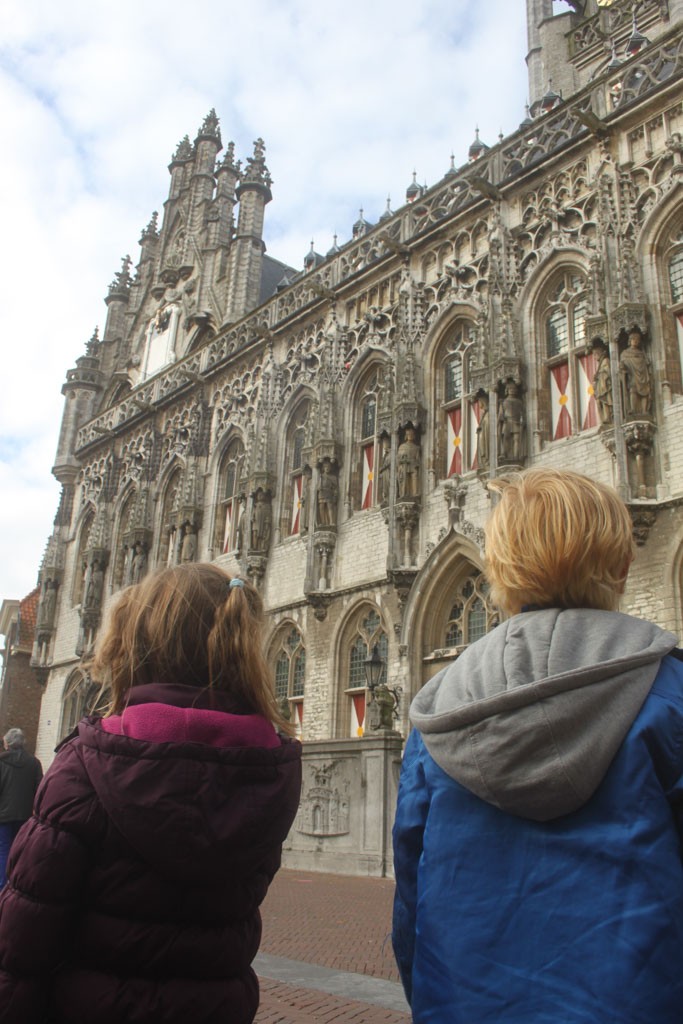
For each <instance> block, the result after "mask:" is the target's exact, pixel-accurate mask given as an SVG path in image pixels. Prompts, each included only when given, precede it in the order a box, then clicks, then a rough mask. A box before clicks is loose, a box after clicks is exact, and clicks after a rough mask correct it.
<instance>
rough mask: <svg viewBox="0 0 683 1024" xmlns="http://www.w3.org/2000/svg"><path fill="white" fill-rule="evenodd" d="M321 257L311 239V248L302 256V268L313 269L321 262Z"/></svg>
mask: <svg viewBox="0 0 683 1024" xmlns="http://www.w3.org/2000/svg"><path fill="white" fill-rule="evenodd" d="M323 258H324V257H322V256H321V255H320V253H319V252H316V251H315V249H314V247H313V239H311V248H310V249H309V251H308V252H307V253H306V255H305V256H304V269H305V270H306V271H309V270H314V269H315V268H316V267H317V266H318V265H319V264H320V263H322V262H323Z"/></svg>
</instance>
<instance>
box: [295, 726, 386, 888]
mask: <svg viewBox="0 0 683 1024" xmlns="http://www.w3.org/2000/svg"><path fill="white" fill-rule="evenodd" d="M402 748H403V739H402V737H401V736H399V735H398V733H376V734H372V735H369V736H364V737H362V738H361V739H348V740H327V741H322V740H320V741H309V742H306V743H305V744H304V748H303V785H302V791H301V803H300V805H299V811H298V814H297V816H296V820H295V821H294V824H293V826H292V828H291V831H290V833H289V836H288V837H287V841H286V843H285V847H284V853H283V865H284V866H285V867H288V868H297V869H299V870H302V871H328V872H333V873H339V874H345V875H374V876H376V877H384V876H389V877H393V855H392V849H391V828H392V825H393V822H394V809H395V807H396V795H397V792H398V778H399V773H400V770H401V751H402Z"/></svg>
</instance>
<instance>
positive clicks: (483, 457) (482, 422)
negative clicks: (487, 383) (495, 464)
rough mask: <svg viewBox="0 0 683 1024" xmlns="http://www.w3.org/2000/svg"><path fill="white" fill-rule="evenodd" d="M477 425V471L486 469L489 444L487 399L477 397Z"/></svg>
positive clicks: (484, 396)
mask: <svg viewBox="0 0 683 1024" xmlns="http://www.w3.org/2000/svg"><path fill="white" fill-rule="evenodd" d="M477 401H478V403H479V425H478V426H477V464H478V468H479V469H488V468H489V461H490V452H489V448H490V443H489V430H490V428H489V399H488V395H479V398H478V399H477Z"/></svg>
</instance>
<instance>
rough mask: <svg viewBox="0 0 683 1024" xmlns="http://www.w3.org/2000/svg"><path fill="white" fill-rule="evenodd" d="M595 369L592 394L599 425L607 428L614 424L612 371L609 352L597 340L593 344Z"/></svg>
mask: <svg viewBox="0 0 683 1024" xmlns="http://www.w3.org/2000/svg"><path fill="white" fill-rule="evenodd" d="M593 355H594V356H595V361H596V369H595V373H594V375H593V394H594V396H595V404H596V405H597V408H598V416H599V417H600V423H601V424H602V425H603V426H607V425H608V424H610V423H613V422H614V398H613V395H612V370H611V367H610V361H609V350H608V348H607V346H606V345H605V343H604V342H603V341H601V340H600V339H599V338H598V339H596V340H595V341H594V342H593Z"/></svg>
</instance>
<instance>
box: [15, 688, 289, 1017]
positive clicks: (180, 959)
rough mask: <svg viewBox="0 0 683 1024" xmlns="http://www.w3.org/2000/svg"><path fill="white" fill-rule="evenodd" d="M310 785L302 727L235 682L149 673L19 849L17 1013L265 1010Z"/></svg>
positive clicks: (90, 725) (87, 744) (55, 778)
mask: <svg viewBox="0 0 683 1024" xmlns="http://www.w3.org/2000/svg"><path fill="white" fill-rule="evenodd" d="M221 707H223V708H224V710H221ZM112 729H114V730H116V729H118V730H120V731H121V732H125V733H126V734H125V735H123V734H117V733H116V732H112ZM150 737H151V738H150ZM300 786H301V745H300V744H299V743H298V742H297V741H295V740H286V739H282V738H281V737H279V736H277V735H276V734H275V732H274V730H273V729H272V726H270V724H269V723H267V722H265V720H264V719H260V718H259V717H258V716H254V715H234V714H230V713H229V708H228V706H227V704H226V703H225V701H224V697H223V695H222V694H220V693H214V694H212V695H210V696H209V695H206V694H201V693H199V692H198V691H197V690H196V689H194V688H192V687H186V686H163V685H154V686H144V687H137V688H135V689H133V690H132V691H131V700H130V705H129V707H128V708H127V710H126V712H125V714H124V716H123V717H122V719H105V720H104V725H103V721H102V720H100V719H96V718H89V719H84V720H83V721H82V722H81V723H80V724H79V726H78V730H77V733H76V734H74V736H73V737H72V738H70V739H69V740H68V741H67V742H65V743H64V744H63V745H62V746H61V747H60V749H59V752H58V754H57V757H56V758H55V761H54V763H53V765H52V766H51V768H50V770H49V771H48V773H47V774H46V776H45V779H44V780H43V783H42V785H41V788H40V789H39V791H38V795H37V798H36V805H35V810H34V815H33V817H32V818H31V819H30V820H29V821H28V822H27V823H26V824H25V825H24V826H23V828H22V830H21V832H20V833H19V836H18V837H17V840H16V841H15V845H14V847H13V848H12V853H11V855H10V861H9V883H8V885H7V886H6V888H5V889H4V891H3V893H2V895H1V896H0V1024H17V1022H19V1021H20V1022H21V1024H45V1022H50V1024H84V1022H85V1021H88V1022H93V1024H122V1022H123V1021H125V1022H126V1024H138V1022H139V1024H180V1022H182V1024H188V1022H189V1021H191V1022H192V1024H228V1022H229V1024H243V1022H244V1024H247V1022H250V1021H252V1020H253V1018H254V1016H255V1013H256V1009H257V1007H258V981H257V979H256V976H255V974H254V972H253V970H252V969H251V966H250V965H251V962H252V960H253V959H254V956H255V955H256V952H257V950H258V946H259V941H260V937H261V917H260V913H259V905H260V903H261V901H262V900H263V898H264V896H265V894H266V891H267V889H268V885H269V883H270V881H271V879H272V878H273V875H274V874H275V872H276V871H277V870H278V868H279V866H280V856H281V849H282V842H283V840H284V839H285V837H286V835H287V832H288V831H289V828H290V826H291V824H292V821H293V820H294V816H295V814H296V810H297V805H298V801H299V793H300Z"/></svg>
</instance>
